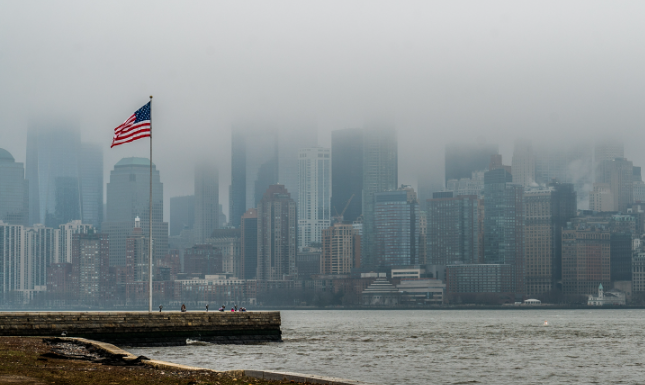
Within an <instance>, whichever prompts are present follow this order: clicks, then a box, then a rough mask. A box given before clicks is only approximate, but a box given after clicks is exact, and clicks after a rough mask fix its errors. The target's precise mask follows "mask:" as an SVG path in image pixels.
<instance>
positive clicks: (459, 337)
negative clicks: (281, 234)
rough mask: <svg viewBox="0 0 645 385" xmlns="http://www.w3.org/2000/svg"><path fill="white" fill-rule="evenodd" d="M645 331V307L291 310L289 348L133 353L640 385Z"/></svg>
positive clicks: (306, 368)
mask: <svg viewBox="0 0 645 385" xmlns="http://www.w3.org/2000/svg"><path fill="white" fill-rule="evenodd" d="M545 320H546V321H548V324H549V325H548V326H545V325H544V321H545ZM643 330H645V310H539V309H538V310H497V311H495V310H491V311H487V310H476V311H469V310H436V311H435V310H432V311H422V310H421V311H378V310H370V311H283V312H282V332H283V339H284V342H283V343H270V344H264V345H203V346H184V347H166V348H130V349H127V350H129V351H131V352H133V353H134V354H138V355H145V356H147V357H149V358H153V359H159V360H165V361H171V362H176V363H181V364H185V365H191V366H198V367H205V368H211V369H216V370H231V369H256V370H275V371H291V372H298V373H307V374H315V375H324V376H333V377H341V378H347V379H353V380H360V381H366V382H371V383H375V384H382V385H394V384H419V385H421V384H471V383H482V384H516V383H522V384H554V383H558V384H583V383H600V384H618V383H620V384H636V383H642V382H643V366H644V364H645V358H644V357H645V337H644V336H643Z"/></svg>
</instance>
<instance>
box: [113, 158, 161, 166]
mask: <svg viewBox="0 0 645 385" xmlns="http://www.w3.org/2000/svg"><path fill="white" fill-rule="evenodd" d="M127 166H146V167H148V166H150V160H149V159H148V158H137V157H134V156H133V157H130V158H123V159H121V160H120V161H119V162H118V163H117V164H115V165H114V167H127ZM152 167H155V164H154V163H153V164H152Z"/></svg>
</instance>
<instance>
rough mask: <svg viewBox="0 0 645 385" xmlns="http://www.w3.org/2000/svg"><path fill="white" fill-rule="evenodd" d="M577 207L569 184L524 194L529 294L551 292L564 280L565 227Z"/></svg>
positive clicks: (573, 215) (571, 186) (573, 192)
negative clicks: (563, 232)
mask: <svg viewBox="0 0 645 385" xmlns="http://www.w3.org/2000/svg"><path fill="white" fill-rule="evenodd" d="M576 204H577V202H576V193H575V191H574V189H573V184H570V183H565V184H560V183H557V184H553V185H552V186H551V188H550V189H548V190H535V191H527V192H525V193H524V215H525V224H526V225H525V228H524V234H525V266H526V292H527V294H541V293H546V292H549V291H551V290H553V289H555V288H556V285H557V283H558V281H559V280H560V279H561V275H562V274H561V263H562V244H561V242H562V228H563V227H565V226H566V223H567V221H569V220H571V219H572V218H574V217H575V216H576Z"/></svg>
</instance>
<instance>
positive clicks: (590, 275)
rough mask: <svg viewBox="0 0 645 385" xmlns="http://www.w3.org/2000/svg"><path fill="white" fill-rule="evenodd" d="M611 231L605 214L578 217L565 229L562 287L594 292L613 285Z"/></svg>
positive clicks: (564, 290) (563, 231) (583, 292)
mask: <svg viewBox="0 0 645 385" xmlns="http://www.w3.org/2000/svg"><path fill="white" fill-rule="evenodd" d="M610 255H611V233H610V231H609V223H608V221H606V220H604V219H603V218H596V219H595V220H591V219H587V220H581V219H575V220H573V221H572V222H570V223H568V225H567V227H566V228H565V229H563V230H562V291H563V293H565V294H582V295H587V294H593V293H594V292H595V290H596V288H597V287H598V285H599V284H603V285H605V286H608V287H611V286H610V285H611V272H610V264H611V260H610Z"/></svg>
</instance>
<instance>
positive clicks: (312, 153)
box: [298, 147, 331, 248]
mask: <svg viewBox="0 0 645 385" xmlns="http://www.w3.org/2000/svg"><path fill="white" fill-rule="evenodd" d="M298 179H299V190H298V191H300V193H299V195H300V196H299V198H298V202H299V203H298V246H299V247H301V248H302V247H306V246H309V245H310V244H311V243H312V242H316V243H320V242H321V241H322V239H321V236H322V231H323V229H326V228H328V227H329V224H330V211H331V210H330V207H329V205H330V203H331V158H330V150H329V149H328V148H320V147H316V148H302V149H300V151H299V152H298Z"/></svg>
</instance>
